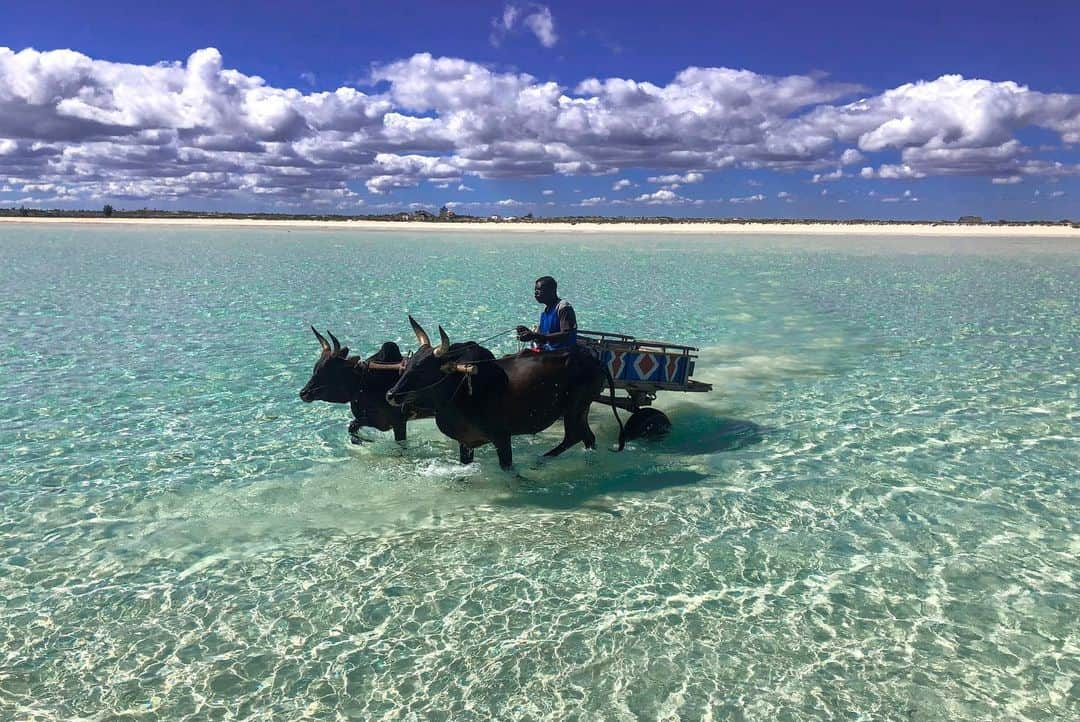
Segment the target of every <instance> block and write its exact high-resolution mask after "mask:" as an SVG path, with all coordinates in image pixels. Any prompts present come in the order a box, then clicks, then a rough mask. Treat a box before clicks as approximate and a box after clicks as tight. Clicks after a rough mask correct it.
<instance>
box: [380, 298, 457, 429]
mask: <svg viewBox="0 0 1080 722" xmlns="http://www.w3.org/2000/svg"><path fill="white" fill-rule="evenodd" d="M409 323H410V324H411V325H412V329H413V333H415V334H416V341H417V343H419V344H420V348H419V349H417V351H416V353H414V354H413V355H412V356H411V357H410V358H409V360H408V361H407V362H406V363H405V370H404V371H403V372H402V374H401V378H399V379H398V381H397V383H396V384H394V385H393V386H392V387H391V388H390V390H389V391H387V392H386V400H387V401H389V402H390V403H391V404H393V405H394V406H401V405H402V404H406V403H410V404H416V405H419V406H421V407H425V408H430V407H432V406H434V405H435V404H436V402H437V401H438V400H439V399H441V398H443V397H448V396H450V395H453V393H454V391H456V390H457V386H456V385H455V382H454V381H453V379H452V378H451V377H454V378H457V379H460V378H461V376H460V374H463V373H464V374H472V373H475V372H476V367H475V366H473V365H471V364H465V363H459V362H457V361H455V360H454V359H453V358H452V356H453V354H451V347H450V337H449V336H447V335H446V331H443V328H442V326H439V345H438V346H432V345H431V340H430V339H429V338H428V335H427V332H426V331H424V329H423V328H422V327H421V326H420V324H418V323H417V322H416V320H415V319H414V318H413V317H412V316H409Z"/></svg>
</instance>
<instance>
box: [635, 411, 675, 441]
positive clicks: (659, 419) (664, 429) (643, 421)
mask: <svg viewBox="0 0 1080 722" xmlns="http://www.w3.org/2000/svg"><path fill="white" fill-rule="evenodd" d="M624 430H625V437H626V438H627V439H639V438H645V439H662V438H664V437H665V436H667V434H668V432H669V431H671V420H670V419H668V417H667V416H665V415H664V412H663V411H659V410H658V409H650V408H645V409H641V410H640V411H635V412H634V413H633V414H631V416H630V418H629V419H627V421H626V425H625V426H624Z"/></svg>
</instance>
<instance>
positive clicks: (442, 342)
mask: <svg viewBox="0 0 1080 722" xmlns="http://www.w3.org/2000/svg"><path fill="white" fill-rule="evenodd" d="M449 350H450V337H449V336H447V335H446V331H443V330H442V326H439V348H437V349H435V355H436V356H442V355H443V354H445V353H446V352H447V351H449Z"/></svg>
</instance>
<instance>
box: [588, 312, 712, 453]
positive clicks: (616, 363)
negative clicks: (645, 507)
mask: <svg viewBox="0 0 1080 722" xmlns="http://www.w3.org/2000/svg"><path fill="white" fill-rule="evenodd" d="M577 335H578V345H579V346H582V347H584V348H586V349H587V350H588V351H589V352H590V353H592V354H593V355H594V356H596V357H597V358H598V359H600V362H601V363H603V364H604V365H605V366H606V367H607V369H608V371H609V372H610V373H611V378H612V379H613V380H614V382H615V388H616V389H617V390H620V391H623V392H624V393H625V395H616V397H615V400H614V403H613V402H612V399H611V396H610V394H606V393H605V394H602V395H600V396H598V397H597V398H596V401H597V402H598V403H602V404H606V405H608V406H616V407H617V408H620V409H625V410H627V411H630V412H632V415H631V417H630V420H629V421H628V422H627V429H628V432H629V433H628V438H633V437H634V436H655V435H660V434H663V433H666V431H667V430H668V429H670V428H671V422H670V421H669V420H668V418H667V416H666V415H664V413H663V412H662V411H660V410H658V409H654V408H649V407H651V406H652V402H653V401H655V400H656V394H657V393H658V392H660V391H681V392H691V393H703V392H706V391H712V384H706V383H703V382H701V381H695V380H693V379H692V378H690V377H691V376H693V374H694V365H695V362H696V361H697V357H698V356H697V352H698V349H696V348H694V347H693V346H684V345H682V344H677V343H668V342H666V341H646V340H643V339H637V338H634V337H633V336H627V335H625V334H621V333H608V332H606V331H580V330H579V331H578V332H577Z"/></svg>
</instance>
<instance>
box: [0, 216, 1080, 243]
mask: <svg viewBox="0 0 1080 722" xmlns="http://www.w3.org/2000/svg"><path fill="white" fill-rule="evenodd" d="M0 223H7V224H56V225H70V224H81V225H91V226H109V225H112V226H194V227H204V228H214V227H219V228H285V229H297V230H299V229H319V230H336V231H408V232H413V231H417V232H421V233H427V232H435V233H458V232H463V233H503V234H511V233H562V234H579V233H583V234H612V235H616V234H624V233H632V234H640V233H654V234H680V235H682V234H693V235H732V234H735V235H740V234H741V235H745V234H759V235H878V236H883V235H890V236H912V235H918V236H952V237H972V236H1005V237H1016V238H1019V237H1032V236H1043V237H1047V236H1049V237H1058V238H1062V237H1064V238H1077V239H1080V228H1073V227H1071V226H1066V225H1049V224H1030V225H1019V224H1015V225H1014V224H1010V225H994V224H936V223H935V224H931V223H901V222H888V223H848V222H845V221H836V222H829V221H821V222H813V223H796V222H792V223H788V222H786V221H776V222H768V221H759V222H748V223H738V222H731V223H727V222H723V223H709V222H669V223H634V222H611V223H588V222H580V223H563V222H545V221H534V222H531V223H527V222H504V223H498V222H486V223H439V222H431V221H366V220H341V221H327V220H271V219H246V218H100V217H99V218H94V217H59V218H58V217H41V216H29V217H21V216H0Z"/></svg>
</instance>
